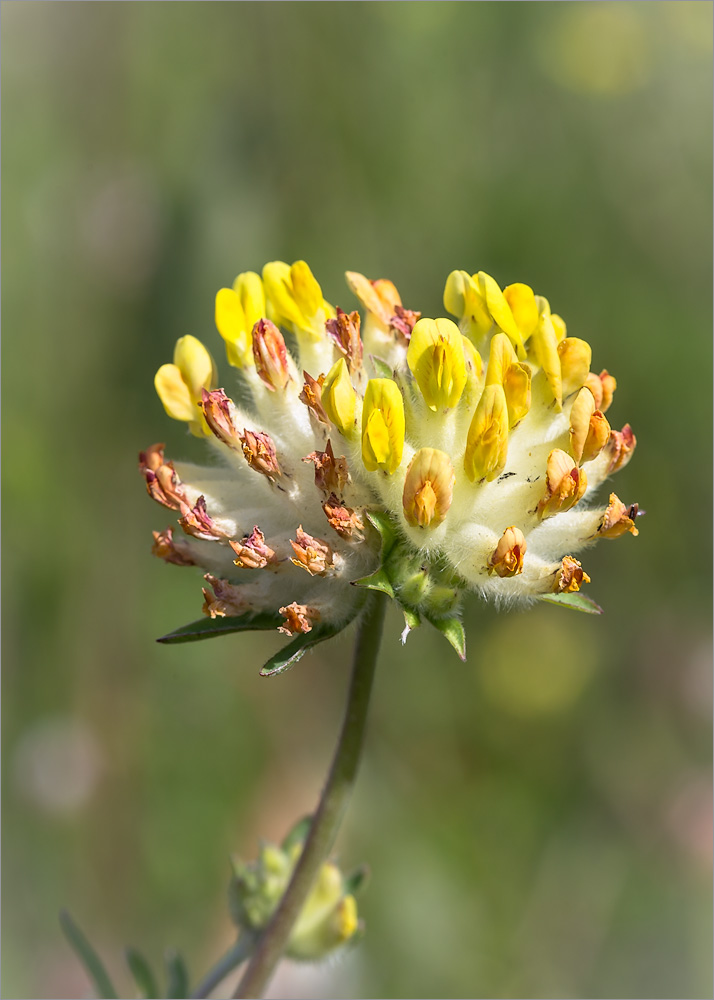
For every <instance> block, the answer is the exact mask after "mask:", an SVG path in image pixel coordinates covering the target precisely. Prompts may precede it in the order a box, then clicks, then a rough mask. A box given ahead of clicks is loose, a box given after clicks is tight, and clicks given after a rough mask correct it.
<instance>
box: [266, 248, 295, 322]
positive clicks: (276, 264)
mask: <svg viewBox="0 0 714 1000" xmlns="http://www.w3.org/2000/svg"><path fill="white" fill-rule="evenodd" d="M263 287H264V289H265V298H266V303H267V304H269V305H270V307H271V310H272V313H273V315H272V319H273V322H274V323H277V324H278V325H279V326H297V327H301V326H302V324H303V323H304V322H305V319H304V317H303V315H302V313H301V312H300V309H299V308H298V305H297V303H296V302H295V299H294V297H293V290H292V280H291V275H290V266H289V265H288V264H286V263H285V262H284V261H282V260H273V261H271V262H270V263H269V264H266V265H265V267H264V268H263Z"/></svg>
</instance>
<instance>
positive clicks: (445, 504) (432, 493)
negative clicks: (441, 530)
mask: <svg viewBox="0 0 714 1000" xmlns="http://www.w3.org/2000/svg"><path fill="white" fill-rule="evenodd" d="M453 489H454V468H453V466H452V464H451V460H450V458H449V456H448V455H447V454H446V453H445V452H443V451H438V450H437V449H436V448H420V449H419V451H418V452H416V454H415V455H414V458H413V459H412V460H411V462H410V464H409V468H408V469H407V475H406V478H405V480H404V490H403V492H402V509H403V511H404V517H405V518H406V521H407V524H411V525H412V526H413V527H419V528H428V527H436V525H437V524H441V522H442V521H443V520H444V518H445V517H446V513H447V511H448V509H449V507H450V506H451V498H452V494H453Z"/></svg>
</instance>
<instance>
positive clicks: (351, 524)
mask: <svg viewBox="0 0 714 1000" xmlns="http://www.w3.org/2000/svg"><path fill="white" fill-rule="evenodd" d="M322 509H323V510H324V512H325V517H326V518H327V520H328V521H329V522H330V525H331V526H332V527H333V528H334V529H335V531H336V532H337V534H338V535H339V536H340V538H352V537H354V536H356V537H358V538H361V537H362V531H363V530H364V524H363V523H362V519H361V518H360V516H359V514H356V513H355V511H354V510H353V509H352V508H351V507H345V506H344V505H343V504H342V503H341V502H340V498H339V497H337V496H335V494H334V493H330V495H329V497H328V498H327V500H325V501H323V504H322Z"/></svg>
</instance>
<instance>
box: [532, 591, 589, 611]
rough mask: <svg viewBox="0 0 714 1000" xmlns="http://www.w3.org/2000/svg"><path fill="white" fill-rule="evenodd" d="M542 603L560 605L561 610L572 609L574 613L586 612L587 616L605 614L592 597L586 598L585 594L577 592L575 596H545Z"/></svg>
mask: <svg viewBox="0 0 714 1000" xmlns="http://www.w3.org/2000/svg"><path fill="white" fill-rule="evenodd" d="M541 601H547V602H548V604H559V605H560V606H561V608H572V609H573V611H584V612H585V614H586V615H601V614H603V613H604V612H603V610H602V608H601V607H600V605H599V604H596V603H595V601H593V600H592V599H591V598H590V597H586V596H585V594H580V593H577V592H576V593H574V594H544V595H543V597H541Z"/></svg>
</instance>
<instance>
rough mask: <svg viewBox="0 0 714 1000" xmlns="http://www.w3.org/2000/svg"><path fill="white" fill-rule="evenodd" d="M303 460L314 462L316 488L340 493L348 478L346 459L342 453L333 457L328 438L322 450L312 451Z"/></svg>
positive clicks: (326, 491) (325, 491)
mask: <svg viewBox="0 0 714 1000" xmlns="http://www.w3.org/2000/svg"><path fill="white" fill-rule="evenodd" d="M303 462H314V463H315V486H317V488H318V489H320V490H322V491H323V492H324V493H337V494H340V493H342V491H343V489H344V488H345V486H346V485H347V483H348V481H349V478H350V474H349V472H348V471H347V460H346V458H345V456H344V455H341V456H340V457H339V458H335V454H334V452H333V450H332V442H331V441H330V440H329V438H328V441H327V444H326V445H325V450H324V451H313V452H312V453H311V454H310V455H306V456H305V458H303Z"/></svg>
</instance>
